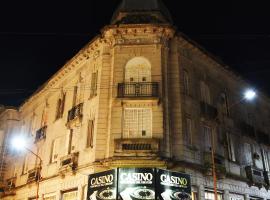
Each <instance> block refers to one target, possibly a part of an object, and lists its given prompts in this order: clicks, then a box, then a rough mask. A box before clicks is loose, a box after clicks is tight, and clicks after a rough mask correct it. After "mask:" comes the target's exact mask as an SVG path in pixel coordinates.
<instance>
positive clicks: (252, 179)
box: [245, 166, 265, 188]
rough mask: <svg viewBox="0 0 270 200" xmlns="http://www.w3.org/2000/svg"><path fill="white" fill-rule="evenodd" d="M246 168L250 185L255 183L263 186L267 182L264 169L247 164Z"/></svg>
mask: <svg viewBox="0 0 270 200" xmlns="http://www.w3.org/2000/svg"><path fill="white" fill-rule="evenodd" d="M245 170H246V175H247V178H248V179H249V184H250V185H255V186H257V187H260V188H261V187H262V186H263V185H264V184H265V179H264V175H263V171H262V170H260V169H256V168H255V167H253V166H247V167H246V168H245Z"/></svg>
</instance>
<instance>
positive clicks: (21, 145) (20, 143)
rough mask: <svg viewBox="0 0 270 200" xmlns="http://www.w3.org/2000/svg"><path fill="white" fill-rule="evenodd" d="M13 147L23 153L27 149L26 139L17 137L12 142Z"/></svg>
mask: <svg viewBox="0 0 270 200" xmlns="http://www.w3.org/2000/svg"><path fill="white" fill-rule="evenodd" d="M11 147H12V148H13V149H16V150H18V151H22V150H24V149H25V148H26V139H25V138H24V137H23V136H15V137H13V138H12V140H11Z"/></svg>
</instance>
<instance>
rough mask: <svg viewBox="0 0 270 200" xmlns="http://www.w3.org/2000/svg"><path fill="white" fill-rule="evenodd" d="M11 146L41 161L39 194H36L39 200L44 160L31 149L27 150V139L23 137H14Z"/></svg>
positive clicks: (38, 175)
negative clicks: (25, 151)
mask: <svg viewBox="0 0 270 200" xmlns="http://www.w3.org/2000/svg"><path fill="white" fill-rule="evenodd" d="M11 146H12V147H13V148H14V149H16V150H17V151H23V150H27V151H28V152H30V153H31V154H33V155H34V156H35V157H36V158H37V159H39V166H38V168H37V170H38V171H37V193H36V200H38V198H39V182H40V177H41V176H40V172H41V167H42V159H41V157H40V156H39V155H37V154H36V153H34V152H33V151H32V150H31V149H29V148H27V142H26V138H24V137H22V136H17V137H14V138H13V139H12V140H11Z"/></svg>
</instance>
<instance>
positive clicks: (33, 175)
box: [27, 168, 40, 183]
mask: <svg viewBox="0 0 270 200" xmlns="http://www.w3.org/2000/svg"><path fill="white" fill-rule="evenodd" d="M39 171H40V170H39V168H35V169H32V170H29V171H28V177H27V183H29V182H34V181H37V180H38V179H39V178H40V172H39Z"/></svg>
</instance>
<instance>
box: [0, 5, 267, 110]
mask: <svg viewBox="0 0 270 200" xmlns="http://www.w3.org/2000/svg"><path fill="white" fill-rule="evenodd" d="M146 1H147V0H146ZM163 1H164V3H165V4H166V5H167V7H168V9H169V10H170V11H171V14H172V17H173V19H174V24H175V26H177V27H178V30H179V31H181V32H183V33H185V34H186V35H188V36H189V37H190V38H191V39H193V40H195V41H196V42H197V43H199V44H200V45H201V46H203V47H204V48H205V49H207V50H208V51H210V52H211V53H212V54H214V55H215V56H216V57H218V58H220V59H221V60H223V62H224V63H226V64H227V65H229V66H230V67H231V68H232V69H234V70H235V71H237V72H240V74H241V75H242V76H243V77H245V78H246V79H248V80H250V82H251V83H253V85H254V87H256V88H259V89H261V90H264V91H265V92H267V93H268V94H269V95H270V78H268V77H270V68H269V66H270V26H269V24H270V12H269V6H268V5H267V4H266V3H262V1H252V2H251V3H248V1H242V0H234V1H230V0H226V1H221V0H218V1H213V2H212V1H211V2H210V1H206V0H204V1H198V0H196V1H195V0H187V1H183V0H163ZM4 2H5V3H2V2H1V5H0V69H1V72H0V74H1V75H0V104H4V105H9V106H18V105H20V104H21V103H22V102H23V101H24V100H25V99H26V98H27V97H29V96H30V95H31V94H32V93H33V92H34V91H35V90H36V89H37V88H38V87H39V86H41V85H42V84H43V83H44V82H45V81H46V80H48V79H49V77H50V76H51V75H53V74H54V73H55V72H56V71H57V70H58V69H59V68H60V67H62V66H63V65H64V64H65V63H66V62H67V61H68V60H69V59H71V58H72V57H73V56H74V55H75V54H76V53H77V52H78V51H79V50H80V49H81V48H82V47H83V46H84V45H85V44H86V43H87V42H89V41H90V40H91V39H92V38H93V37H94V36H95V35H96V34H98V33H99V31H100V29H101V28H102V27H103V26H104V25H106V24H109V22H110V18H111V16H112V14H113V11H114V10H115V8H116V7H117V5H118V4H119V2H120V0H103V1H102V0H84V1H83V0H76V1H75V0H74V1H59V0H54V1H44V0H43V1H39V0H36V1H29V0H25V1H19V0H17V1H15V0H13V1H12V0H10V1H4Z"/></svg>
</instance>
